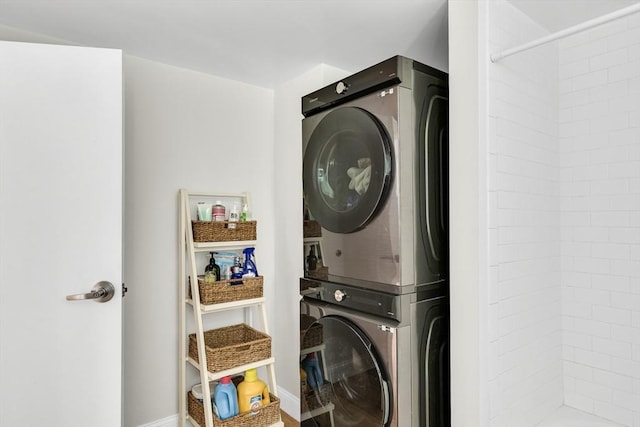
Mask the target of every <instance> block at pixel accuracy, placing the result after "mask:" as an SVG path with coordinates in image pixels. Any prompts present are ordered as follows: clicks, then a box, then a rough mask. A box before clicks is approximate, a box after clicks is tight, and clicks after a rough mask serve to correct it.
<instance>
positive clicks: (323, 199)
mask: <svg viewBox="0 0 640 427" xmlns="http://www.w3.org/2000/svg"><path fill="white" fill-rule="evenodd" d="M381 70H385V71H384V72H386V73H391V74H394V73H393V72H391V71H389V70H396V71H397V72H395V74H394V75H395V76H396V78H395V79H392V80H390V81H388V82H387V83H388V84H392V85H391V86H388V85H387V86H385V85H382V86H383V87H380V88H376V89H373V90H368V91H364V89H363V94H360V95H356V94H353V93H351V98H350V100H346V101H344V102H343V100H337V101H335V102H333V103H331V104H329V103H327V104H326V105H329V106H328V107H327V106H326V105H324V106H323V108H321V109H320V110H319V111H311V112H310V113H309V114H308V115H307V117H306V118H305V119H304V120H303V121H302V134H303V150H304V160H303V185H304V201H305V209H306V217H305V225H308V224H310V223H311V224H316V225H318V227H317V232H316V234H312V235H310V234H307V232H306V231H307V228H306V227H305V238H306V242H307V246H306V249H305V256H307V258H309V257H310V256H313V257H317V258H318V263H317V264H316V263H315V261H314V262H313V263H311V264H310V263H307V264H306V268H305V275H306V276H307V277H316V278H322V279H326V280H329V281H334V282H338V283H347V284H352V285H357V286H363V287H367V288H369V289H378V290H382V291H387V292H392V293H406V292H412V291H414V290H415V286H417V285H420V284H424V283H433V282H438V281H441V280H445V279H446V276H447V265H448V262H447V255H448V245H447V231H446V230H447V227H448V225H447V217H448V215H447V211H446V209H447V169H446V167H447V163H448V161H447V132H446V129H447V109H448V107H447V86H446V75H444V73H441V72H438V71H436V70H433V69H430V68H429V67H426V66H421V64H418V63H415V62H413V61H411V60H408V59H406V58H402V57H396V58H392V60H389V61H385V62H384V63H381V64H378V65H377V66H374V67H372V68H371V69H368V70H365V71H363V72H362V73H358V74H356V75H354V76H352V77H350V78H347V79H345V80H344V82H345V83H344V85H345V87H347V88H349V87H351V86H354V87H355V86H358V83H359V82H361V81H365V82H369V81H370V80H371V78H374V79H375V78H376V77H377V76H378V75H380V74H381V73H382V72H383V71H381ZM363 73H364V74H363ZM370 76H373V77H370ZM360 87H364V88H366V87H367V86H366V85H365V86H363V85H362V84H361V85H360ZM325 92H326V88H325V89H322V90H320V91H318V94H315V93H314V94H310V95H309V96H308V97H306V98H309V99H311V101H314V100H316V102H317V99H319V98H322V96H323V94H324V93H325ZM347 93H349V92H348V91H347ZM325 98H326V99H330V98H331V96H330V95H327V96H325ZM303 102H304V99H303ZM314 242H317V243H318V244H317V248H315V247H314V249H313V253H311V248H312V247H313V244H314ZM314 259H315V258H314ZM310 266H312V267H314V268H309V267H310ZM316 266H317V268H316ZM314 270H316V271H314Z"/></svg>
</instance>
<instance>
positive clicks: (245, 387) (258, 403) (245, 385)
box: [238, 369, 271, 415]
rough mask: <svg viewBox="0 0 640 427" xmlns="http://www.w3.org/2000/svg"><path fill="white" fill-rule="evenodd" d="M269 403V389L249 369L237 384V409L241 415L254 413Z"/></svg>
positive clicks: (253, 371) (255, 373) (256, 374)
mask: <svg viewBox="0 0 640 427" xmlns="http://www.w3.org/2000/svg"><path fill="white" fill-rule="evenodd" d="M270 403H271V398H270V397H269V388H268V387H267V385H266V384H265V383H264V382H263V381H261V380H259V379H258V372H257V371H256V370H255V369H249V370H247V371H246V372H245V373H244V380H243V381H242V382H241V383H240V384H238V407H239V409H240V412H241V413H244V412H250V411H251V413H250V414H249V415H255V411H257V410H258V409H260V408H262V407H263V406H266V405H268V404H270Z"/></svg>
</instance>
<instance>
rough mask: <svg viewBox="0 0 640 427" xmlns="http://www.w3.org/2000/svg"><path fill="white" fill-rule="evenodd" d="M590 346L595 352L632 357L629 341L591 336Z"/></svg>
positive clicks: (625, 357) (624, 357)
mask: <svg viewBox="0 0 640 427" xmlns="http://www.w3.org/2000/svg"><path fill="white" fill-rule="evenodd" d="M592 346H593V347H592V349H593V351H595V352H596V353H601V354H607V355H609V356H612V357H618V358H622V359H631V357H632V347H631V343H628V342H623V341H616V340H612V339H603V338H599V337H593V342H592Z"/></svg>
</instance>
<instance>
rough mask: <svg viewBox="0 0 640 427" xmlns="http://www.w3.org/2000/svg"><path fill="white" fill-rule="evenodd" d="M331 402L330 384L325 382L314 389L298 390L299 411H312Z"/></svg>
mask: <svg viewBox="0 0 640 427" xmlns="http://www.w3.org/2000/svg"><path fill="white" fill-rule="evenodd" d="M329 403H331V384H329V383H325V384H323V385H321V386H320V387H319V388H317V389H315V390H310V391H307V392H305V393H303V392H302V391H301V392H300V412H301V413H304V412H308V411H313V410H314V409H318V408H321V407H323V406H326V405H328V404H329Z"/></svg>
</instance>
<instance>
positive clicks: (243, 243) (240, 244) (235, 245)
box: [193, 240, 257, 252]
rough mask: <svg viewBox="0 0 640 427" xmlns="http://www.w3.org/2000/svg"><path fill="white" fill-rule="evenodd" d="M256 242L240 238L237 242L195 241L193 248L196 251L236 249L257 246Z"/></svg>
mask: <svg viewBox="0 0 640 427" xmlns="http://www.w3.org/2000/svg"><path fill="white" fill-rule="evenodd" d="M256 243H257V241H256V240H238V241H235V242H233V241H231V242H195V243H194V244H193V250H194V251H195V252H210V251H211V250H212V249H218V250H223V249H227V250H236V249H244V248H250V247H252V246H256Z"/></svg>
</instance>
